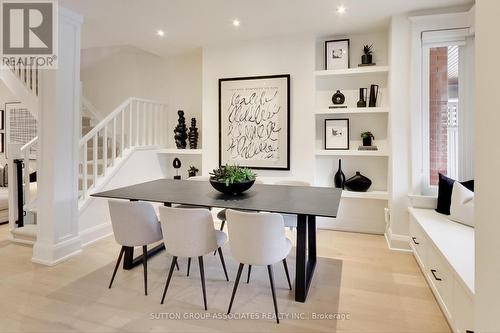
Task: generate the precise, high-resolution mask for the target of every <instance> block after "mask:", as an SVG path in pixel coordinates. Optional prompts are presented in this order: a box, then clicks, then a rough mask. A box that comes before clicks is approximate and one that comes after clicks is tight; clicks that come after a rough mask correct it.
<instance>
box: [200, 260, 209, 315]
mask: <svg viewBox="0 0 500 333" xmlns="http://www.w3.org/2000/svg"><path fill="white" fill-rule="evenodd" d="M198 263H199V266H200V277H201V289H202V290H203V304H204V305H205V311H206V310H207V293H206V290H205V269H204V268H203V256H199V257H198Z"/></svg>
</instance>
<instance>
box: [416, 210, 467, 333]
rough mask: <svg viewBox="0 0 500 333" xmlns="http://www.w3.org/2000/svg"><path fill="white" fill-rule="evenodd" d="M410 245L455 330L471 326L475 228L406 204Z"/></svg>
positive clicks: (459, 330)
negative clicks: (408, 206)
mask: <svg viewBox="0 0 500 333" xmlns="http://www.w3.org/2000/svg"><path fill="white" fill-rule="evenodd" d="M409 212H410V247H411V248H412V250H413V254H414V255H415V258H416V260H417V262H418V264H419V266H420V268H421V270H422V272H423V274H424V276H425V278H426V280H427V282H428V283H429V286H430V288H431V290H432V292H433V293H434V296H435V297H436V300H437V301H438V303H439V306H440V307H441V309H442V311H443V313H444V315H445V316H446V319H447V320H448V323H449V324H450V326H451V328H452V330H453V331H454V332H460V333H466V332H468V331H469V332H472V331H473V330H474V228H471V227H469V226H465V225H462V224H460V223H456V222H453V221H451V220H449V219H448V218H447V217H446V216H445V215H442V214H439V213H437V212H436V211H434V210H433V209H422V208H409Z"/></svg>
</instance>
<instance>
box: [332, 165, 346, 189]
mask: <svg viewBox="0 0 500 333" xmlns="http://www.w3.org/2000/svg"><path fill="white" fill-rule="evenodd" d="M333 183H334V184H335V187H336V188H341V189H344V188H345V175H344V173H343V172H342V160H340V159H339V169H338V170H337V173H336V174H335V176H334V177H333Z"/></svg>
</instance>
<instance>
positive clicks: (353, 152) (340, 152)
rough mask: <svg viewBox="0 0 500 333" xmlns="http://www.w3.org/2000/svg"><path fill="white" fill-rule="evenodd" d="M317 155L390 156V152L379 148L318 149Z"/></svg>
mask: <svg viewBox="0 0 500 333" xmlns="http://www.w3.org/2000/svg"><path fill="white" fill-rule="evenodd" d="M316 155H317V156H368V157H370V156H378V157H388V156H389V152H388V151H386V150H383V149H379V150H354V149H353V150H325V149H320V150H316Z"/></svg>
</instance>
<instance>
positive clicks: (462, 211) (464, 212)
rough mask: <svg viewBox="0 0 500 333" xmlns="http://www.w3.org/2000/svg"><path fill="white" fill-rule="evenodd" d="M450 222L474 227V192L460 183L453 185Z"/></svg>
mask: <svg viewBox="0 0 500 333" xmlns="http://www.w3.org/2000/svg"><path fill="white" fill-rule="evenodd" d="M450 220H452V221H455V222H459V223H463V224H467V225H469V226H471V227H474V192H472V191H470V190H469V189H468V188H466V187H465V186H463V185H462V184H460V182H455V183H454V184H453V191H452V192H451V206H450Z"/></svg>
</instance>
